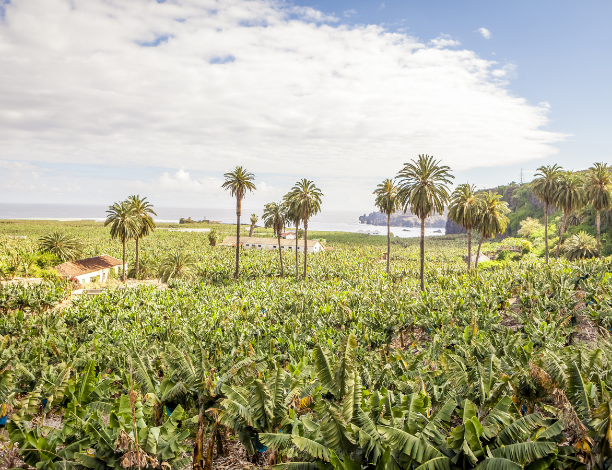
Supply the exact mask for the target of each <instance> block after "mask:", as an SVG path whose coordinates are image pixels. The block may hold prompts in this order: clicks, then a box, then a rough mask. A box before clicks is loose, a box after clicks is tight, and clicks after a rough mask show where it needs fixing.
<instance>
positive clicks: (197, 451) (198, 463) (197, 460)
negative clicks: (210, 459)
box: [193, 407, 204, 470]
mask: <svg viewBox="0 0 612 470" xmlns="http://www.w3.org/2000/svg"><path fill="white" fill-rule="evenodd" d="M203 460H204V413H203V412H202V407H200V413H199V415H198V430H197V432H196V437H195V441H194V443H193V468H194V470H202V462H203Z"/></svg>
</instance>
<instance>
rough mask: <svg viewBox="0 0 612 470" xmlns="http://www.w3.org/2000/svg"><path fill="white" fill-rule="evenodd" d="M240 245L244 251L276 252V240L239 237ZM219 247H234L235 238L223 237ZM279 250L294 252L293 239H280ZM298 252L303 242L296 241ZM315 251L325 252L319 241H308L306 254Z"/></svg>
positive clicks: (301, 249)
mask: <svg viewBox="0 0 612 470" xmlns="http://www.w3.org/2000/svg"><path fill="white" fill-rule="evenodd" d="M240 245H241V246H242V248H244V249H247V248H253V249H256V250H278V239H276V238H258V237H240ZM219 246H236V237H232V236H228V237H225V238H224V239H223V241H222V242H221V243H220V244H219ZM281 248H282V249H283V250H285V251H295V239H293V240H290V239H283V238H281ZM298 251H302V252H303V251H304V240H299V241H298ZM317 251H325V248H324V247H323V245H321V243H319V240H308V253H316V252H317Z"/></svg>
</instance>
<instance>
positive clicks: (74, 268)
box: [53, 255, 127, 284]
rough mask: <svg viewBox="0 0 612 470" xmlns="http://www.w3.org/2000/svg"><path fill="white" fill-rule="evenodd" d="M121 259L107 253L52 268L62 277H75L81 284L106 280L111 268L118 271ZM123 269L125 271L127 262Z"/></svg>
mask: <svg viewBox="0 0 612 470" xmlns="http://www.w3.org/2000/svg"><path fill="white" fill-rule="evenodd" d="M121 264H122V262H121V260H120V259H117V258H113V257H112V256H108V255H100V256H94V257H93V258H85V259H79V260H76V261H68V262H66V263H63V264H60V265H59V266H55V267H54V268H53V269H55V270H56V271H57V273H58V274H59V275H60V276H62V277H68V278H76V279H78V280H79V282H80V283H81V284H85V283H86V282H105V281H107V280H108V278H109V276H110V273H111V269H112V270H114V271H115V273H118V272H119V268H120V267H121ZM124 270H125V271H127V263H126V264H125V267H124Z"/></svg>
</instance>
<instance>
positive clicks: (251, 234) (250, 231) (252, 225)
mask: <svg viewBox="0 0 612 470" xmlns="http://www.w3.org/2000/svg"><path fill="white" fill-rule="evenodd" d="M254 228H255V224H253V223H252V224H251V229H250V230H249V237H252V236H253V229H254Z"/></svg>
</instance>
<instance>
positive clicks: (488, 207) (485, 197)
mask: <svg viewBox="0 0 612 470" xmlns="http://www.w3.org/2000/svg"><path fill="white" fill-rule="evenodd" d="M478 196H479V201H480V205H481V206H480V211H479V212H480V217H479V221H478V231H479V232H480V241H479V242H478V251H477V252H476V262H475V264H474V267H475V268H476V269H478V258H480V248H481V246H482V242H483V240H484V239H485V238H493V237H495V235H497V234H498V233H504V232H505V231H506V227H507V226H508V222H509V219H508V217H506V214H507V213H508V212H510V209H509V208H508V203H507V202H504V201H500V199H501V194H498V193H493V191H489V192H486V193H481V194H479V195H478Z"/></svg>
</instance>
